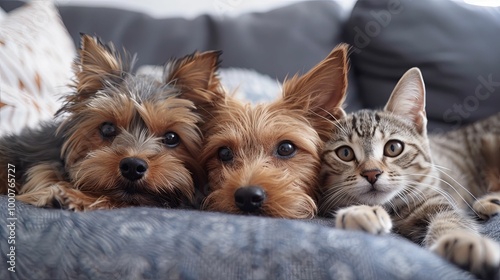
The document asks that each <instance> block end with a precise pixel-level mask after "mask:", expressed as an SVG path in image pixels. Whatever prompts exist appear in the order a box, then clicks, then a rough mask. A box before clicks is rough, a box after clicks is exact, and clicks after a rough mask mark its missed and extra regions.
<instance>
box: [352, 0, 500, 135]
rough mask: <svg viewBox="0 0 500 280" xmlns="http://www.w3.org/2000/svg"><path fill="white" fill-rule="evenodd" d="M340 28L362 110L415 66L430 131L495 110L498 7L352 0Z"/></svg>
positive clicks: (499, 79)
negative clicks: (423, 91) (422, 87)
mask: <svg viewBox="0 0 500 280" xmlns="http://www.w3.org/2000/svg"><path fill="white" fill-rule="evenodd" d="M345 30H346V40H347V42H348V43H350V44H351V45H352V46H353V49H352V56H351V61H352V70H353V71H354V72H355V73H356V75H357V77H358V80H357V81H358V82H359V83H358V85H357V86H358V89H359V94H360V95H362V97H363V100H365V101H366V103H365V104H364V105H365V106H366V107H371V108H374V107H375V108H377V107H381V106H383V103H384V102H385V101H386V100H387V98H388V97H389V95H390V93H391V91H392V89H393V88H394V86H395V85H396V83H397V81H398V79H399V78H400V77H401V75H402V74H403V73H404V72H405V71H406V70H408V69H409V68H411V67H414V66H416V67H419V68H420V69H421V70H422V74H423V76H424V80H425V84H426V88H427V116H428V118H429V131H430V132H439V131H441V130H448V129H454V128H458V127H460V126H462V125H465V124H467V123H471V122H474V121H477V120H479V119H482V118H485V117H487V116H489V115H492V114H495V113H498V112H499V111H500V107H499V104H500V67H499V62H500V52H499V51H498V46H500V36H499V32H498V31H499V30H500V7H481V6H474V5H470V4H467V3H464V2H462V1H452V0H442V1H434V0H419V1H411V0H383V1H382V0H359V1H358V2H357V3H356V5H355V7H354V9H353V12H352V15H351V17H350V19H349V20H348V22H347V25H346V29H345Z"/></svg>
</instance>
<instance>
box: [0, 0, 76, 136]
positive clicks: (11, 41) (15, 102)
mask: <svg viewBox="0 0 500 280" xmlns="http://www.w3.org/2000/svg"><path fill="white" fill-rule="evenodd" d="M74 56H75V46H74V44H73V41H72V39H71V37H70V36H69V34H68V32H67V31H66V29H65V27H64V25H63V24H62V22H61V19H60V16H59V14H58V12H57V10H56V8H55V7H54V5H53V3H52V2H51V1H32V2H30V3H28V4H27V5H25V6H23V7H21V8H19V9H16V10H14V11H12V12H10V13H8V14H6V17H5V18H4V19H3V20H1V21H0V61H1V62H2V63H0V126H1V127H2V130H1V132H0V133H1V134H5V133H9V132H18V131H19V130H20V129H21V128H23V127H24V126H30V127H33V126H35V125H37V124H38V122H39V121H40V120H43V119H47V118H50V117H52V115H53V114H54V113H55V111H56V110H57V109H58V108H59V107H60V105H61V104H60V101H59V97H60V94H61V93H65V92H67V91H68V90H69V89H68V88H67V85H68V84H69V82H70V78H71V63H72V60H73V58H74Z"/></svg>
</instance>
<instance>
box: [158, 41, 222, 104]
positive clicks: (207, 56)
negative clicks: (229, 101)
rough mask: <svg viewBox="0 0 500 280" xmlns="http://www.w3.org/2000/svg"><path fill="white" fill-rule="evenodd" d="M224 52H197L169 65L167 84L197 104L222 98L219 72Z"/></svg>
mask: <svg viewBox="0 0 500 280" xmlns="http://www.w3.org/2000/svg"><path fill="white" fill-rule="evenodd" d="M221 54H222V51H206V52H202V53H199V52H195V53H194V54H191V55H188V56H185V57H183V58H180V59H177V60H174V61H172V62H170V63H169V64H167V66H166V67H167V69H166V71H165V73H166V77H165V82H166V83H172V84H173V85H174V86H176V87H178V88H180V89H181V92H182V93H181V95H182V96H183V97H184V98H187V99H189V100H191V101H193V102H194V103H195V104H199V103H206V102H211V101H213V100H214V99H216V98H217V97H220V96H218V95H220V90H219V87H220V81H219V78H218V77H217V70H218V68H219V64H220V60H219V58H220V55H221Z"/></svg>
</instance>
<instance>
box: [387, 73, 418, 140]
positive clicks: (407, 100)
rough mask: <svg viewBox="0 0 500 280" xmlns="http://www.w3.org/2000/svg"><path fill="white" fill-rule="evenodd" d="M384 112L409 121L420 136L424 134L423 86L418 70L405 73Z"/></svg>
mask: <svg viewBox="0 0 500 280" xmlns="http://www.w3.org/2000/svg"><path fill="white" fill-rule="evenodd" d="M384 110H385V111H388V112H392V113H393V114H395V115H398V116H399V117H401V118H404V119H407V120H409V121H411V122H412V123H414V124H415V127H416V128H417V131H418V132H419V133H420V134H422V135H425V134H426V131H427V116H426V113H425V85H424V79H423V77H422V73H421V72H420V69H418V68H417V67H414V68H411V69H410V70H408V71H406V73H405V74H404V75H403V76H402V77H401V79H400V80H399V82H398V83H397V84H396V87H395V88H394V90H393V91H392V93H391V97H390V98H389V101H387V104H386V105H385V108H384Z"/></svg>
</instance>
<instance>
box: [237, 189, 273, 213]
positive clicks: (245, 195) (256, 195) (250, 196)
mask: <svg viewBox="0 0 500 280" xmlns="http://www.w3.org/2000/svg"><path fill="white" fill-rule="evenodd" d="M265 199H266V193H265V192H264V190H263V189H262V188H261V187H260V186H247V187H242V188H239V189H237V190H236V191H235V192H234V201H235V202H236V206H238V208H240V210H241V211H243V212H246V213H252V212H255V211H257V210H258V209H259V208H260V207H261V206H262V203H263V202H264V200H265Z"/></svg>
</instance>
